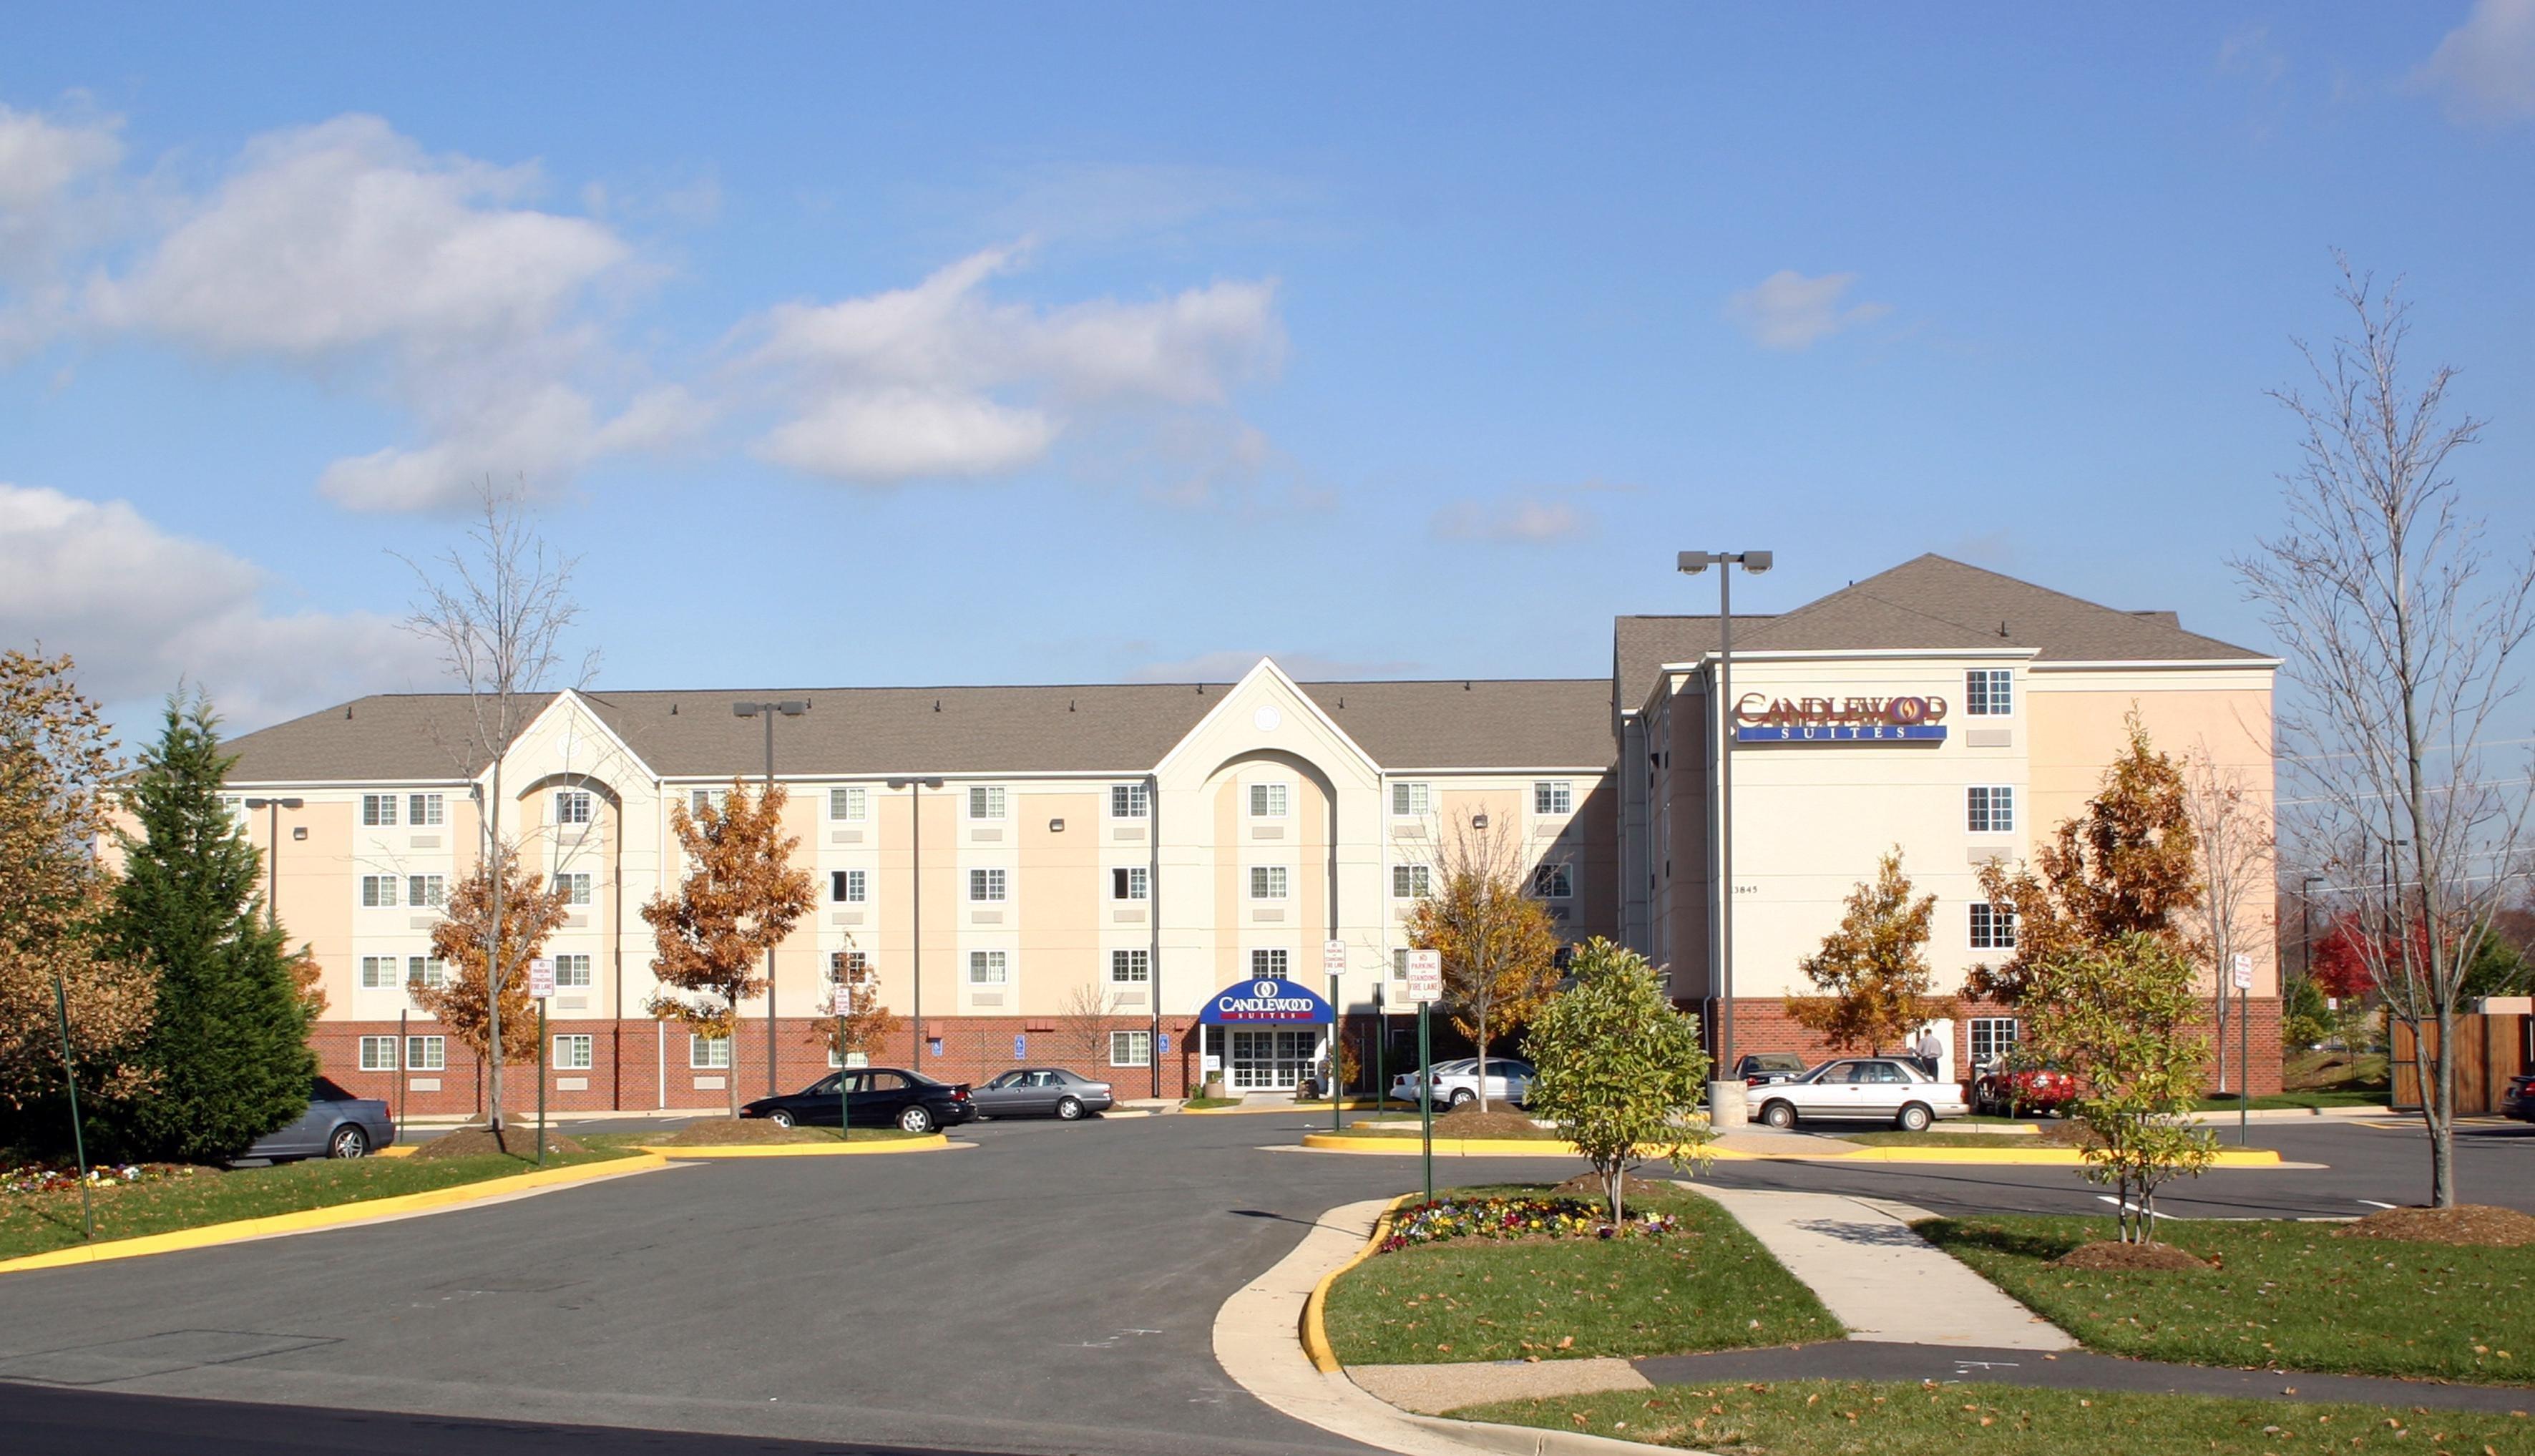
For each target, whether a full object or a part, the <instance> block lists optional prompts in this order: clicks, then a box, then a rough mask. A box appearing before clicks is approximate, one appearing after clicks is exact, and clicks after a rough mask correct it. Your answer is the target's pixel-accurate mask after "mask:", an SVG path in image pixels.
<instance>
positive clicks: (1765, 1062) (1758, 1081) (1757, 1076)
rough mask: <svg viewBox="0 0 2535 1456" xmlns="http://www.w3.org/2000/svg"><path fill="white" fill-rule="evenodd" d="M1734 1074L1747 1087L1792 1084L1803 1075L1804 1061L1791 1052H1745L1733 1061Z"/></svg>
mask: <svg viewBox="0 0 2535 1456" xmlns="http://www.w3.org/2000/svg"><path fill="white" fill-rule="evenodd" d="M1734 1074H1735V1075H1736V1076H1738V1077H1741V1078H1742V1079H1743V1085H1745V1086H1747V1087H1765V1086H1767V1085H1769V1084H1770V1083H1771V1082H1792V1081H1794V1080H1795V1079H1796V1078H1798V1077H1800V1076H1803V1075H1804V1074H1805V1059H1803V1058H1802V1057H1799V1056H1797V1055H1796V1054H1795V1053H1793V1052H1747V1053H1745V1054H1744V1055H1743V1056H1741V1057H1738V1058H1736V1059H1735V1061H1734Z"/></svg>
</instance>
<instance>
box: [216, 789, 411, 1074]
mask: <svg viewBox="0 0 2535 1456" xmlns="http://www.w3.org/2000/svg"><path fill="white" fill-rule="evenodd" d="M306 802H307V801H306V800H304V799H249V800H248V801H246V807H247V809H248V811H249V812H250V813H251V812H253V811H255V810H258V809H261V810H263V811H265V824H266V826H267V827H266V828H265V831H264V838H265V842H266V843H267V844H268V845H270V846H271V848H268V849H267V850H265V852H264V923H265V924H266V925H267V926H278V925H279V924H281V811H283V810H285V809H288V810H292V811H296V810H297V809H298V808H299V807H300V806H301V805H302V804H304V803H306ZM397 1050H398V1051H399V1053H402V1051H403V1050H404V1049H403V1048H402V1047H400V1048H398V1049H397ZM398 1060H399V1061H400V1062H402V1060H403V1058H402V1056H400V1057H399V1058H398Z"/></svg>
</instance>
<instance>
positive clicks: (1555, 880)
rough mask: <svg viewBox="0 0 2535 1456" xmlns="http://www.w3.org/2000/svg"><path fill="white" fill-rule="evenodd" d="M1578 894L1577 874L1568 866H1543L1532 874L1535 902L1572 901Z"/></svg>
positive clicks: (1532, 895)
mask: <svg viewBox="0 0 2535 1456" xmlns="http://www.w3.org/2000/svg"><path fill="white" fill-rule="evenodd" d="M1575 894H1576V872H1575V871H1574V870H1573V869H1571V868H1570V867H1568V866H1566V865H1541V866H1538V867H1536V868H1534V869H1533V870H1532V872H1531V897H1532V898H1533V899H1535V900H1565V899H1572V898H1574V897H1575Z"/></svg>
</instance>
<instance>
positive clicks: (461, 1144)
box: [413, 1122, 589, 1158]
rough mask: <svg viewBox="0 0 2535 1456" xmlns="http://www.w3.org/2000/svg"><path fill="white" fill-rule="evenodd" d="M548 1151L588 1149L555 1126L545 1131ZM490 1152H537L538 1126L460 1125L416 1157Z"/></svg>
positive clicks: (522, 1155) (520, 1155)
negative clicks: (496, 1129)
mask: <svg viewBox="0 0 2535 1456" xmlns="http://www.w3.org/2000/svg"><path fill="white" fill-rule="evenodd" d="M546 1151H547V1153H549V1154H553V1153H586V1152H588V1151H589V1149H587V1148H586V1147H584V1146H582V1145H581V1144H580V1143H579V1142H577V1141H575V1140H574V1139H572V1138H569V1137H566V1136H564V1135H563V1134H562V1133H560V1132H557V1131H555V1130H554V1129H552V1128H548V1129H547V1130H546ZM487 1153H507V1154H509V1155H510V1156H512V1157H514V1158H533V1157H535V1156H536V1155H537V1129H536V1128H534V1127H523V1126H520V1125H519V1124H518V1123H516V1122H515V1123H512V1124H510V1125H509V1126H506V1127H504V1128H503V1129H502V1130H501V1131H500V1132H493V1131H490V1130H488V1129H486V1128H483V1127H461V1128H459V1129H458V1130H457V1131H455V1132H452V1133H450V1134H448V1135H447V1136H445V1137H435V1138H433V1139H432V1140H431V1141H429V1142H426V1143H423V1144H422V1145H421V1146H419V1147H417V1148H415V1149H414V1150H413V1155H414V1156H415V1157H416V1158H480V1157H482V1156H484V1155H485V1154H487Z"/></svg>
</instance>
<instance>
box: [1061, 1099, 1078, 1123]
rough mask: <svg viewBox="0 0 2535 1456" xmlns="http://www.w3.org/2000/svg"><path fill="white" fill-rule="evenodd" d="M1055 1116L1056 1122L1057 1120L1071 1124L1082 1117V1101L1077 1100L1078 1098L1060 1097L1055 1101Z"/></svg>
mask: <svg viewBox="0 0 2535 1456" xmlns="http://www.w3.org/2000/svg"><path fill="white" fill-rule="evenodd" d="M1056 1116H1057V1118H1058V1120H1059V1121H1061V1122H1073V1121H1074V1120H1075V1119H1077V1118H1080V1117H1082V1101H1081V1100H1080V1099H1078V1098H1073V1097H1060V1098H1058V1099H1057V1100H1056Z"/></svg>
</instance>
